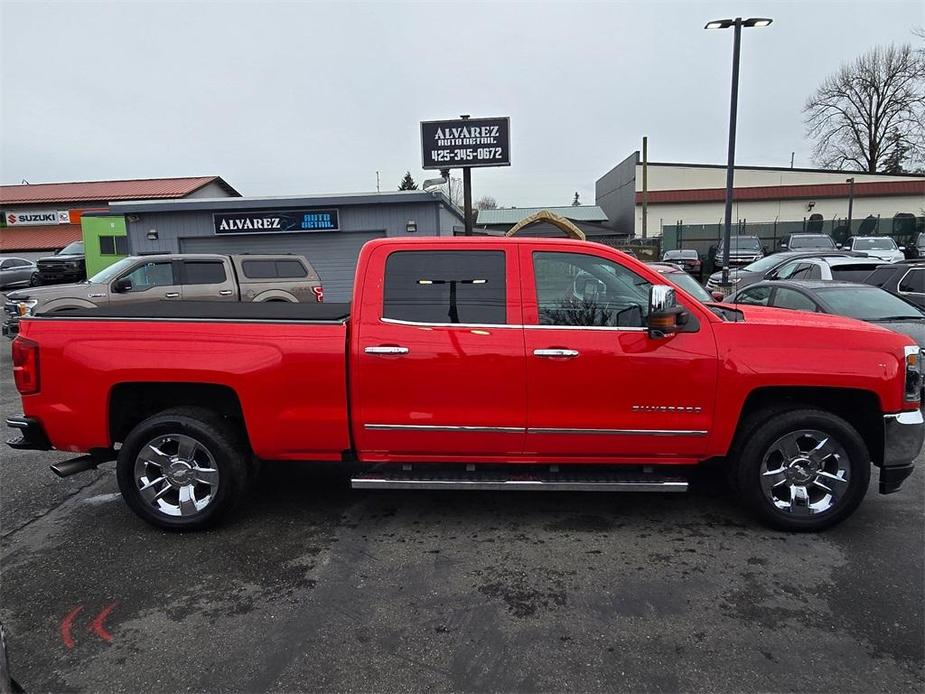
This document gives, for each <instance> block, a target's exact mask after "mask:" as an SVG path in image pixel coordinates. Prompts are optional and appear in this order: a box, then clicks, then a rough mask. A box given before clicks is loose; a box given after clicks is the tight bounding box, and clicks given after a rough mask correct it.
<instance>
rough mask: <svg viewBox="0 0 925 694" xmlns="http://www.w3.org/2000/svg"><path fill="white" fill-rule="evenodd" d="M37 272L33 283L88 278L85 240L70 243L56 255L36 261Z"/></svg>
mask: <svg viewBox="0 0 925 694" xmlns="http://www.w3.org/2000/svg"><path fill="white" fill-rule="evenodd" d="M35 265H36V268H37V272H36V274H35V275H34V277H33V280H32V284H34V285H43V284H61V283H62V282H79V281H80V280H84V279H86V278H87V259H86V256H85V255H84V243H83V241H75V242H74V243H69V244H68V245H67V246H65V247H64V248H62V249H61V250H60V251H58V252H57V253H55V254H54V255H51V256H47V257H45V258H39V259H38V260H37V261H35Z"/></svg>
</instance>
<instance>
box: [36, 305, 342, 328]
mask: <svg viewBox="0 0 925 694" xmlns="http://www.w3.org/2000/svg"><path fill="white" fill-rule="evenodd" d="M37 316H38V317H40V318H41V317H45V318H56V319H57V318H65V317H66V318H94V319H106V318H128V319H133V318H134V319H142V320H165V319H166V320H227V321H276V322H279V321H284V322H298V323H302V322H311V323H343V322H344V321H346V320H347V318H349V317H350V304H319V303H314V302H313V303H301V304H295V303H291V302H288V301H270V302H260V303H253V302H241V301H180V300H178V301H148V302H142V303H137V304H136V303H131V304H114V305H110V306H102V307H99V308H76V309H71V310H69V311H67V312H59V313H38V314H37Z"/></svg>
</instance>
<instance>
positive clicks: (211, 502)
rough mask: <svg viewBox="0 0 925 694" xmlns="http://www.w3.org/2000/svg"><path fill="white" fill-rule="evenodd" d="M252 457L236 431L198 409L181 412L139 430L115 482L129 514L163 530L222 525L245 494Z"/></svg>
mask: <svg viewBox="0 0 925 694" xmlns="http://www.w3.org/2000/svg"><path fill="white" fill-rule="evenodd" d="M249 459H250V451H249V450H248V448H247V445H246V443H245V442H244V439H243V437H242V436H240V434H239V433H238V432H237V430H236V429H235V428H234V427H233V426H232V425H231V424H230V423H229V422H228V421H226V420H225V419H223V418H222V417H221V416H219V415H218V414H216V413H215V412H212V411H211V410H208V409H205V408H200V407H177V408H173V409H170V410H165V411H163V412H160V413H158V414H156V415H154V416H152V417H148V418H147V419H145V420H144V421H142V422H141V423H140V424H138V425H137V426H136V427H135V428H134V429H132V431H131V432H130V433H129V435H128V436H127V437H126V438H125V442H124V443H123V445H122V448H121V449H120V451H119V457H118V461H117V464H116V476H117V478H118V481H119V490H120V491H121V492H122V498H123V499H125V502H126V503H127V504H128V506H129V508H131V509H132V511H134V512H135V514H136V515H138V516H139V517H140V518H141V519H142V520H144V521H146V522H148V523H150V524H151V525H154V526H156V527H158V528H163V529H165V530H198V529H200V528H206V527H209V526H212V525H215V524H216V523H218V522H219V521H220V520H221V519H222V518H223V517H225V516H226V515H227V514H228V513H229V512H230V511H231V510H232V509H234V507H235V506H236V505H237V504H238V503H239V502H240V501H241V499H242V498H243V496H244V494H245V493H246V491H247V487H248V482H249V474H248V465H247V461H248V460H249Z"/></svg>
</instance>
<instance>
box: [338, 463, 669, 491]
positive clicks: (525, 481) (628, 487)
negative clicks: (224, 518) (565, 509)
mask: <svg viewBox="0 0 925 694" xmlns="http://www.w3.org/2000/svg"><path fill="white" fill-rule="evenodd" d="M383 467H386V466H383ZM389 467H391V466H389ZM398 467H399V466H395V468H398ZM423 467H425V468H426V466H423ZM350 486H351V487H352V488H353V489H431V490H440V489H455V490H471V491H499V492H500V491H546V492H686V491H687V479H685V478H683V477H677V476H667V475H656V474H638V473H613V472H610V473H585V474H574V473H572V474H568V473H559V472H545V471H543V472H527V473H518V472H517V471H516V470H515V471H510V472H506V473H498V472H495V471H492V472H486V473H484V474H478V473H475V472H473V471H468V472H466V473H465V474H452V473H444V474H427V473H426V472H425V470H415V471H414V472H412V471H409V470H399V469H395V470H389V469H386V470H383V469H382V467H379V468H376V469H373V470H371V471H369V472H367V473H366V474H362V475H359V476H357V477H353V478H351V480H350Z"/></svg>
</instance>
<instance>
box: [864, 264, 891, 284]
mask: <svg viewBox="0 0 925 694" xmlns="http://www.w3.org/2000/svg"><path fill="white" fill-rule="evenodd" d="M894 274H896V268H892V267H881V268H877V269H876V270H874V271H873V272H871V273H868V275H867V276H866V277H865V278H864V279H863V280H862V281H863V282H864V283H865V284H872V285H874V286H875V287H882V286H883V285H884V284H886V283H887V282H889V281H890V279H891V278H892V277H893V275H894Z"/></svg>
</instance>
